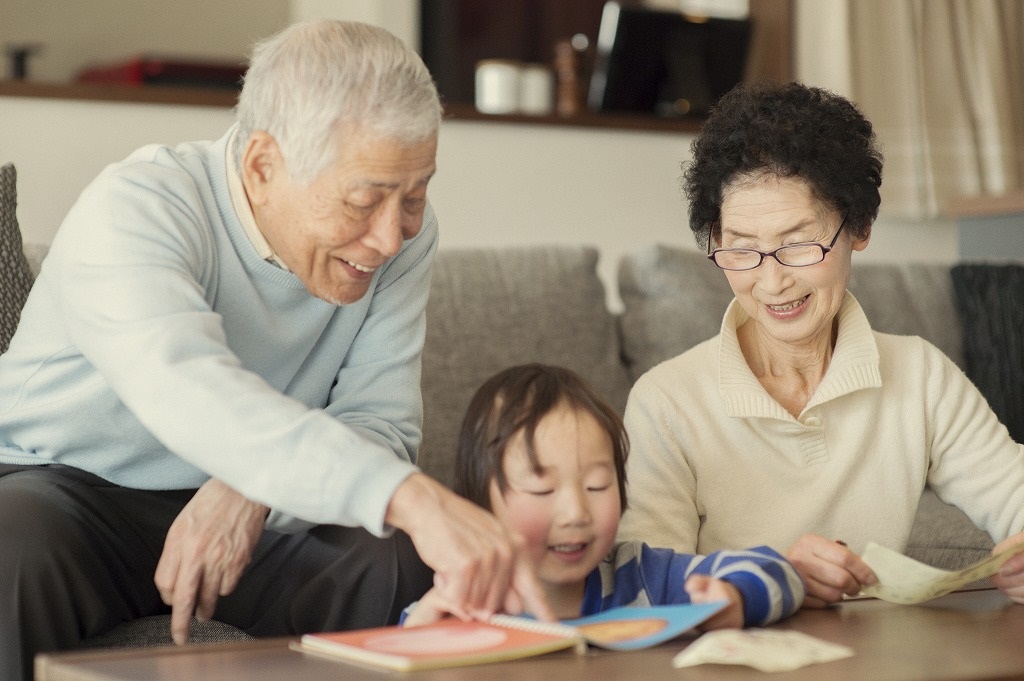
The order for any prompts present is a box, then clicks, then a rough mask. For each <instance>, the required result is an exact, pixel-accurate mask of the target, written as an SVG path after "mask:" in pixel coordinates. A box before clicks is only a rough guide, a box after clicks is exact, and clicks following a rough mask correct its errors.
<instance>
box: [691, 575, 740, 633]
mask: <svg viewBox="0 0 1024 681" xmlns="http://www.w3.org/2000/svg"><path fill="white" fill-rule="evenodd" d="M684 588H685V589H686V593H688V594H690V602H691V603H712V602H714V601H729V605H727V606H725V609H724V610H721V611H719V612H717V613H715V615H714V617H712V618H711V619H709V620H707V621H706V622H704V624H702V625H701V626H700V628H701V629H702V630H704V631H710V630H712V629H742V628H743V596H742V594H740V590H739V589H737V588H736V587H735V586H733V585H732V584H730V583H729V582H726V581H723V580H721V579H718V578H716V577H710V576H708V575H691V576H690V578H689V579H687V580H686V585H685V587H684Z"/></svg>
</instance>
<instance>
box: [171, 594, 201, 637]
mask: <svg viewBox="0 0 1024 681" xmlns="http://www.w3.org/2000/svg"><path fill="white" fill-rule="evenodd" d="M194 594H195V590H194V589H175V596H177V597H178V598H179V600H177V601H175V602H174V603H173V604H172V605H171V637H172V638H173V639H174V642H175V643H177V644H178V645H179V646H181V645H185V643H186V642H187V641H188V625H189V623H190V622H191V620H192V615H194V614H195V611H196V601H195V597H194Z"/></svg>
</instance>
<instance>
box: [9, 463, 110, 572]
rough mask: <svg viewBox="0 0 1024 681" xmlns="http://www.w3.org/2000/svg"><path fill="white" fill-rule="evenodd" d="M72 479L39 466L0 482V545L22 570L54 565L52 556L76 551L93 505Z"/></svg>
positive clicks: (85, 491)
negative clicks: (33, 565)
mask: <svg viewBox="0 0 1024 681" xmlns="http://www.w3.org/2000/svg"><path fill="white" fill-rule="evenodd" d="M82 487H83V485H82V484H81V483H78V482H76V481H74V480H70V479H66V478H62V477H61V476H59V475H55V474H54V473H53V472H51V471H48V470H47V469H46V468H43V467H39V470H35V469H26V470H21V471H18V472H15V473H10V474H8V475H5V476H3V477H2V478H0V508H3V513H0V546H3V547H4V551H3V553H4V554H6V555H7V556H8V557H9V558H15V559H16V562H17V563H20V564H22V565H27V564H29V563H31V562H32V561H33V560H34V559H36V558H38V559H41V560H49V561H52V560H54V554H55V552H64V551H75V550H77V547H80V546H81V545H82V543H83V542H84V541H85V539H84V537H83V528H84V527H85V525H86V519H87V517H88V515H89V513H90V510H91V508H92V507H94V505H95V500H92V501H90V500H89V499H88V497H89V496H90V495H89V493H88V491H87V490H84V489H82Z"/></svg>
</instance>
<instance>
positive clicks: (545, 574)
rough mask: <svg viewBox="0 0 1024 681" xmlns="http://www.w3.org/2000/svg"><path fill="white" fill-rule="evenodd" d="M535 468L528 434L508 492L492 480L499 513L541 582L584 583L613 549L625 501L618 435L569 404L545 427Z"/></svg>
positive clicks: (514, 454)
mask: <svg viewBox="0 0 1024 681" xmlns="http://www.w3.org/2000/svg"><path fill="white" fill-rule="evenodd" d="M534 448H535V451H536V454H537V459H538V461H539V463H540V465H541V467H542V470H541V471H540V472H539V473H538V472H535V471H534V470H533V467H532V465H531V464H530V458H529V455H528V453H527V450H526V437H525V432H524V431H520V432H519V433H517V434H516V435H515V437H514V438H513V439H512V441H511V442H510V443H509V446H508V447H507V448H506V450H505V453H504V457H503V462H502V465H503V466H504V471H505V476H506V479H507V481H508V489H507V490H506V491H505V493H504V495H503V494H502V493H501V490H500V489H499V488H498V483H497V482H496V481H494V480H492V481H491V486H490V499H491V508H492V510H493V511H494V513H495V515H497V517H498V518H499V519H500V520H501V521H502V523H504V524H505V526H506V527H508V528H509V529H512V530H514V531H516V532H518V533H519V534H520V535H522V537H523V538H524V539H525V541H526V550H527V553H528V555H529V556H530V558H531V560H532V561H533V565H534V568H535V569H536V570H537V574H538V577H539V578H540V580H541V581H542V582H544V583H545V584H547V585H549V586H556V585H557V586H580V585H581V584H582V582H583V580H585V579H586V577H587V575H588V574H590V572H591V571H592V570H593V569H594V568H595V567H596V566H597V565H598V564H599V563H600V562H601V560H602V559H604V557H605V556H606V555H607V554H608V552H609V551H610V550H611V547H612V544H613V543H614V541H615V534H616V531H617V530H618V526H619V516H620V515H621V511H622V508H621V502H620V500H619V482H618V475H617V474H616V472H615V462H614V459H613V450H612V442H611V438H610V437H609V436H608V433H607V432H606V431H605V430H604V429H603V428H602V427H601V425H600V424H599V423H598V422H597V420H596V419H595V418H594V417H593V416H592V415H591V414H590V413H588V412H586V411H584V410H577V409H574V408H573V407H571V406H569V405H568V404H565V403H563V404H561V405H559V406H558V407H556V408H555V409H554V410H552V411H551V412H550V413H548V414H547V415H546V416H544V418H542V419H541V421H540V423H538V424H537V429H536V431H535V433H534Z"/></svg>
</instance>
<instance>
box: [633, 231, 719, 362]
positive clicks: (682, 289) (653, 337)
mask: <svg viewBox="0 0 1024 681" xmlns="http://www.w3.org/2000/svg"><path fill="white" fill-rule="evenodd" d="M618 278H619V295H620V296H621V298H622V305H623V310H622V314H621V316H620V320H619V321H620V325H621V328H622V351H623V353H624V356H625V360H626V363H627V365H628V366H629V371H630V374H631V378H632V380H633V381H636V379H638V378H640V376H642V375H643V374H644V373H645V372H646V371H647V370H648V369H650V368H651V367H653V366H655V365H656V364H659V363H661V362H663V361H665V360H666V359H670V358H672V357H675V356H676V355H678V354H680V353H682V352H684V351H686V350H689V349H690V348H692V347H693V346H695V345H697V344H698V343H700V342H702V341H705V340H707V339H708V338H711V337H712V336H714V335H716V334H717V333H718V331H719V329H720V328H721V326H722V315H723V314H724V313H725V308H726V307H727V306H728V305H729V301H731V300H732V298H733V295H732V289H730V288H729V282H727V281H726V279H725V275H723V274H722V271H721V270H719V269H718V268H717V267H715V265H714V264H713V263H712V262H711V261H710V260H708V259H707V258H706V257H705V256H704V255H703V254H702V253H698V252H696V251H688V250H684V249H681V248H675V247H672V246H664V245H660V244H659V245H654V246H649V247H647V248H644V249H643V250H640V251H637V252H635V253H629V254H626V255H625V256H624V257H623V258H622V260H621V261H620V262H619V273H618Z"/></svg>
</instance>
